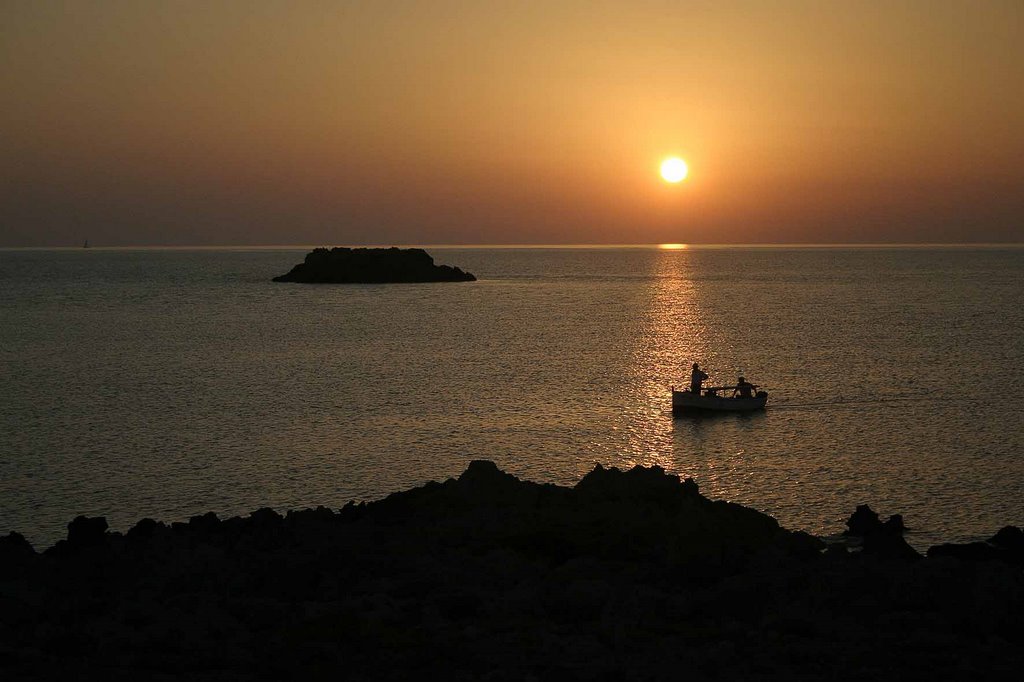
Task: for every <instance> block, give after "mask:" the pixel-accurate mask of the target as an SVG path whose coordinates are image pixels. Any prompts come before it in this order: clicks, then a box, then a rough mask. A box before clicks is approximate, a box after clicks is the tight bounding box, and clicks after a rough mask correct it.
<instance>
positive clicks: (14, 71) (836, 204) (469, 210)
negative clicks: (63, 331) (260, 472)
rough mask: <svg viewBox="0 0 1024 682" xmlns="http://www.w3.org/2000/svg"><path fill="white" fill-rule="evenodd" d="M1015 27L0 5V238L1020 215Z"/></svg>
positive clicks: (775, 235)
mask: <svg viewBox="0 0 1024 682" xmlns="http://www.w3.org/2000/svg"><path fill="white" fill-rule="evenodd" d="M1022 28H1024V4H1022V3H1020V2H979V3H968V2H941V3H940V2H923V1H921V2H905V3H899V4H897V5H894V6H890V5H889V4H887V3H871V2H853V3H846V4H844V5H842V6H840V5H838V4H833V3H809V2H807V3H804V2H787V3H782V4H777V5H773V6H772V7H770V8H769V7H766V6H765V5H764V4H763V3H758V2H733V3H728V4H727V6H721V5H719V4H718V3H710V2H708V3H704V2H682V3H667V2H631V3H595V2H561V3H557V5H552V4H550V3H454V2H433V3H405V2H380V3H372V4H360V3H320V2H301V3H282V2H268V1H255V0H254V1H252V2H245V3H242V2H220V3H199V2H187V1H186V2H176V3H135V2H117V1H109V2H78V3H67V4H65V3H55V2H31V3H29V2H5V3H3V5H2V6H0V55H2V58H0V87H2V88H3V92H4V100H5V105H4V106H3V107H2V108H0V178H2V183H0V246H20V245H24V246H31V245H70V244H76V243H81V241H82V240H83V239H84V238H89V239H90V240H91V241H92V242H93V243H96V244H295V243H459V242H462V243H524V242H525V243H529V242H541V243H563V242H577V243H602V242H612V243H641V242H646V243H650V242H714V243H730V242H833V241H834V242H887V241H894V242H915V241H924V242H945V241H954V242H971V241H992V242H998V241H1024V191H1022V190H1024V126H1022V125H1021V123H1022V121H1024V88H1022V87H1021V83H1022V82H1024V41H1021V30H1022ZM669 154H677V155H679V156H682V157H683V158H685V159H686V160H687V161H688V162H689V164H690V169H691V174H690V177H689V178H688V180H687V181H686V182H685V183H683V184H682V185H679V186H670V185H667V184H665V183H663V182H662V181H661V180H660V179H659V178H658V175H657V167H658V163H659V162H660V160H661V159H662V158H663V157H665V156H667V155H669Z"/></svg>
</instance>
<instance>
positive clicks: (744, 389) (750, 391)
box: [732, 377, 757, 398]
mask: <svg viewBox="0 0 1024 682" xmlns="http://www.w3.org/2000/svg"><path fill="white" fill-rule="evenodd" d="M755 388H757V387H756V386H754V384H751V383H749V382H748V381H747V380H746V379H744V378H743V377H740V378H739V381H737V382H736V388H734V389H733V391H732V397H733V398H753V397H754V389H755Z"/></svg>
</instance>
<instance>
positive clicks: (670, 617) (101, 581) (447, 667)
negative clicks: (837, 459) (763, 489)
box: [0, 461, 1024, 680]
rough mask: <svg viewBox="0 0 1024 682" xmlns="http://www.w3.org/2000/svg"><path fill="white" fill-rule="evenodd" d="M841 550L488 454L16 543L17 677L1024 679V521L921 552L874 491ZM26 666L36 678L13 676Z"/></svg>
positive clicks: (702, 504)
mask: <svg viewBox="0 0 1024 682" xmlns="http://www.w3.org/2000/svg"><path fill="white" fill-rule="evenodd" d="M847 525H848V530H847V534H848V535H849V536H850V537H851V538H853V539H854V540H853V541H852V542H851V543H848V544H854V545H857V547H858V551H850V549H849V548H848V546H847V544H846V543H841V544H836V545H832V546H829V547H826V545H825V543H824V542H823V541H822V540H820V539H818V538H815V537H813V536H810V535H808V534H806V533H801V532H793V531H788V530H786V529H784V528H781V527H780V526H779V525H778V523H777V522H776V521H775V520H774V519H773V518H771V517H770V516H767V515H765V514H762V513H760V512H757V511H754V510H752V509H748V508H745V507H742V506H740V505H737V504H732V503H728V502H722V501H712V500H709V499H707V498H705V497H704V496H702V495H701V494H700V492H699V490H698V487H697V484H696V483H695V482H693V481H692V480H690V479H687V480H685V481H681V480H680V479H679V478H678V477H676V476H671V475H668V474H666V473H665V472H664V471H663V470H661V469H659V468H657V467H654V468H649V469H648V468H641V467H637V468H634V469H632V470H630V471H628V472H621V471H618V470H616V469H603V468H601V467H597V468H595V469H594V470H593V471H592V472H591V473H589V474H587V476H585V477H584V478H583V479H582V480H580V482H579V483H578V484H577V485H576V486H574V487H573V488H566V487H559V486H554V485H541V484H536V483H531V482H526V481H520V480H519V479H517V478H515V477H513V476H511V475H509V474H506V473H504V472H502V471H500V470H499V469H498V468H497V467H496V466H495V465H494V464H492V463H490V462H486V461H475V462H473V463H472V464H470V466H469V468H468V469H467V470H466V471H465V472H464V473H463V474H462V475H461V476H460V477H459V478H458V479H450V480H448V481H446V482H444V483H429V484H427V485H425V486H422V487H420V488H415V489H412V490H409V491H405V492H400V493H395V494H392V495H390V496H389V497H387V498H386V499H384V500H380V501H378V502H372V503H365V504H358V505H357V504H349V505H347V506H345V507H344V508H342V509H341V510H339V511H332V510H330V509H326V508H324V507H319V508H317V509H315V510H304V511H291V512H288V513H287V514H286V515H284V516H282V515H280V514H278V513H277V512H275V511H273V510H271V509H260V510H258V511H256V512H253V513H252V514H251V515H250V516H248V517H245V518H237V517H236V518H230V519H224V520H221V519H218V518H217V517H216V516H215V515H213V514H212V513H211V514H206V515H203V516H196V517H194V518H192V519H191V520H190V521H189V522H187V523H172V524H170V525H166V524H163V523H159V522H156V521H153V520H151V519H144V520H142V521H140V522H139V523H138V524H136V525H135V526H134V527H133V528H132V529H131V530H129V531H128V532H126V533H124V534H121V533H114V532H109V531H108V530H107V523H106V521H105V519H102V518H86V517H79V518H77V519H75V520H74V521H72V522H71V523H70V524H69V527H68V537H67V539H66V540H62V541H60V542H58V543H57V544H56V545H54V546H53V547H51V548H49V549H47V550H45V551H44V552H41V553H40V552H36V551H35V550H34V549H33V548H32V547H31V546H30V545H29V544H28V543H27V542H25V540H24V538H22V537H21V536H19V535H18V534H16V533H11V534H10V535H8V536H6V537H4V538H0V672H2V673H3V674H4V675H5V678H6V679H54V678H60V677H65V678H73V679H140V678H141V679H154V678H159V679H168V680H173V679H203V680H242V679H321V678H322V679H328V678H329V679H374V680H390V679H394V680H399V679H401V680H407V679H424V678H425V679H431V678H434V677H439V676H443V678H444V679H454V680H476V679H486V680H549V679H550V680H612V679H614V680H676V679H723V680H740V679H743V680H747V679H752V680H768V679H783V678H785V679H791V678H793V677H797V678H804V679H823V678H827V679H872V680H890V679H891V680H897V679H918V678H930V679H952V678H956V679H970V678H976V677H977V678H980V677H984V678H986V679H1019V677H1020V671H1021V665H1022V664H1024V646H1022V644H1024V625H1022V619H1021V613H1022V607H1024V572H1022V566H1024V534H1022V533H1021V531H1020V529H1018V528H1013V527H1007V528H1004V529H1002V530H1000V531H999V533H997V534H996V535H995V537H993V538H992V540H991V541H989V542H986V543H971V544H967V545H940V546H937V547H933V548H931V549H930V550H929V551H928V552H927V556H926V557H924V556H921V555H920V554H919V553H917V552H916V551H915V550H913V549H912V548H911V547H910V546H909V545H907V543H906V542H905V541H904V540H903V537H902V532H903V523H902V519H901V518H899V517H893V518H891V519H890V520H889V521H888V522H884V523H883V522H882V521H881V520H880V519H878V517H877V515H874V513H873V512H871V510H870V509H869V508H867V507H861V508H858V509H857V511H856V512H855V513H854V514H853V516H851V518H850V521H849V522H848V524H847ZM12 675H13V676H12Z"/></svg>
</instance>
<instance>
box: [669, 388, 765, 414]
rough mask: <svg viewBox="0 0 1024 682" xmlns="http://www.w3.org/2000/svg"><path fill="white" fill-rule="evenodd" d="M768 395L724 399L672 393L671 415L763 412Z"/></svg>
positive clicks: (683, 392) (761, 392)
mask: <svg viewBox="0 0 1024 682" xmlns="http://www.w3.org/2000/svg"><path fill="white" fill-rule="evenodd" d="M767 402H768V394H767V393H766V392H764V391H760V392H759V393H758V394H757V396H756V397H754V398H726V397H723V396H707V395H698V394H696V393H690V392H689V391H672V414H674V415H680V414H689V413H699V412H753V411H755V410H763V409H764V406H765V404H766V403H767Z"/></svg>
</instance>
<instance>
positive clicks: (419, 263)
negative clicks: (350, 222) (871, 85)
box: [274, 247, 476, 284]
mask: <svg viewBox="0 0 1024 682" xmlns="http://www.w3.org/2000/svg"><path fill="white" fill-rule="evenodd" d="M475 280H476V277H474V276H473V275H471V274H470V273H468V272H464V271H462V270H460V269H459V268H455V267H451V266H449V265H434V259H433V258H432V257H431V256H430V254H428V253H427V252H426V251H424V250H423V249H399V248H397V247H391V248H390V249H350V248H343V247H335V248H333V249H325V248H320V249H313V250H312V251H310V252H309V253H307V254H306V258H305V260H304V261H303V262H302V263H299V264H298V265H296V266H295V267H293V268H292V269H291V271H290V272H288V274H285V275H281V276H279V277H275V278H274V281H275V282H305V283H309V284H379V283H387V282H473V281H475Z"/></svg>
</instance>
